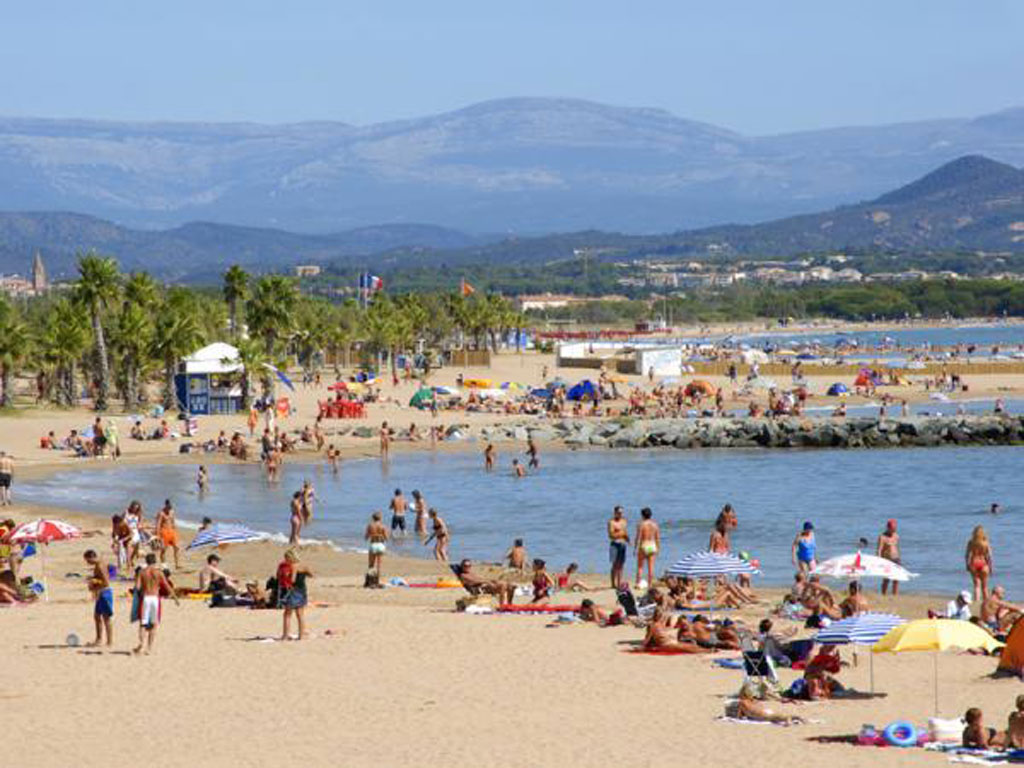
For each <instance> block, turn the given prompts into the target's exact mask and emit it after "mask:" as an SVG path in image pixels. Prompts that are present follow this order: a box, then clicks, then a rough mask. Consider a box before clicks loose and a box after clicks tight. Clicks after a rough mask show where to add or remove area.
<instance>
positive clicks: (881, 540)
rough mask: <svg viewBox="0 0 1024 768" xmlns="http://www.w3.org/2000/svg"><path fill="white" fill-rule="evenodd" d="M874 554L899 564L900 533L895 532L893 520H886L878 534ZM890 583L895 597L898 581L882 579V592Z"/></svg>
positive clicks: (897, 591)
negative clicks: (883, 528)
mask: <svg viewBox="0 0 1024 768" xmlns="http://www.w3.org/2000/svg"><path fill="white" fill-rule="evenodd" d="M875 554H876V555H878V556H879V557H882V558H885V559H886V560H889V561H891V562H893V563H896V564H897V565H899V564H900V535H899V534H898V533H896V521H895V520H892V519H890V520H889V521H888V522H886V524H885V530H884V531H882V533H881V534H879V536H878V544H877V546H876V547H875ZM890 583H891V584H892V594H893V596H894V597H895V596H896V595H898V594H899V592H900V583H899V582H898V581H893V582H890V581H889V579H882V594H883V595H884V594H885V593H886V591H887V590H888V588H889V584H890Z"/></svg>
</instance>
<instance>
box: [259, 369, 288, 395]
mask: <svg viewBox="0 0 1024 768" xmlns="http://www.w3.org/2000/svg"><path fill="white" fill-rule="evenodd" d="M263 367H264V368H266V369H268V370H271V371H273V372H274V375H275V376H277V379H278V381H280V382H281V383H282V384H284V385H285V386H286V387H288V389H290V390H291V391H292V392H294V391H295V385H294V384H292V380H291V379H289V378H288V377H287V376H286V375H285V372H284V371H282V370H281V369H280V368H278V367H277V366H276V365H271V364H270V363H264V364H263Z"/></svg>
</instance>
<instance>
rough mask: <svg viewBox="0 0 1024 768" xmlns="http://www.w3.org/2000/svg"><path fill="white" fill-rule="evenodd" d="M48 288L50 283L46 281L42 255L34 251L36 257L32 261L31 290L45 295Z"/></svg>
mask: <svg viewBox="0 0 1024 768" xmlns="http://www.w3.org/2000/svg"><path fill="white" fill-rule="evenodd" d="M49 287H50V283H49V281H48V280H47V279H46V267H44V266H43V255H42V254H41V253H40V252H39V251H36V255H35V256H34V257H33V259H32V290H34V291H35V292H36V293H37V294H39V293H45V292H46V289H47V288H49Z"/></svg>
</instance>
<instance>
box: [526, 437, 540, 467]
mask: <svg viewBox="0 0 1024 768" xmlns="http://www.w3.org/2000/svg"><path fill="white" fill-rule="evenodd" d="M526 455H527V456H529V457H530V461H529V463H528V464H527V466H529V468H530V469H540V450H539V449H538V448H537V441H536V440H534V439H533V435H530V436H529V437H528V438H526Z"/></svg>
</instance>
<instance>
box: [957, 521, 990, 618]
mask: <svg viewBox="0 0 1024 768" xmlns="http://www.w3.org/2000/svg"><path fill="white" fill-rule="evenodd" d="M964 562H965V564H966V565H967V572H968V573H969V574H971V579H972V580H973V581H974V599H975V600H982V599H983V598H986V597H988V579H989V577H990V576H991V575H992V546H991V545H990V544H989V543H988V534H986V533H985V529H984V528H983V527H982V526H980V525H977V526H975V527H974V531H972V532H971V538H970V540H969V541H968V542H967V549H966V550H965V551H964Z"/></svg>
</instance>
